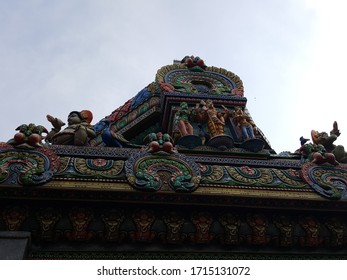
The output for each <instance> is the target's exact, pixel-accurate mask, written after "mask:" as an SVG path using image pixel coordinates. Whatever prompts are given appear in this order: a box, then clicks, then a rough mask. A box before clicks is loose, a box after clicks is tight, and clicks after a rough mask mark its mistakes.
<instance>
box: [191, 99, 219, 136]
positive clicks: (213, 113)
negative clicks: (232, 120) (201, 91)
mask: <svg viewBox="0 0 347 280" xmlns="http://www.w3.org/2000/svg"><path fill="white" fill-rule="evenodd" d="M193 114H194V115H195V116H196V120H197V121H198V122H201V123H204V122H205V123H207V127H208V131H209V133H210V135H211V137H215V136H219V135H224V126H225V119H224V114H222V113H220V112H218V111H217V109H216V108H215V107H214V104H213V102H212V100H210V99H208V100H206V102H205V101H204V100H201V102H200V103H198V104H196V106H195V108H194V112H193Z"/></svg>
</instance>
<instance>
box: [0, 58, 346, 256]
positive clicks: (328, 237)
mask: <svg viewBox="0 0 347 280" xmlns="http://www.w3.org/2000/svg"><path fill="white" fill-rule="evenodd" d="M246 105H247V98H246V97H245V95H244V86H243V83H242V80H241V79H240V78H239V77H238V76H237V75H236V74H234V73H232V72H230V71H228V70H225V69H222V68H218V67H213V66H207V65H206V64H205V62H204V61H203V60H202V59H201V58H199V57H194V56H186V57H184V58H183V59H182V60H181V61H174V63H173V64H172V65H167V66H164V67H162V68H160V69H159V70H158V71H157V73H156V75H155V78H154V81H153V82H151V83H150V84H149V85H147V86H146V87H145V88H143V89H142V90H140V91H139V92H138V93H137V94H136V93H135V94H134V97H133V98H131V99H130V100H128V101H127V102H126V103H125V104H123V105H121V106H119V105H117V107H118V106H119V107H118V108H117V109H115V110H114V111H113V112H111V113H109V112H107V114H105V115H107V117H105V118H103V119H101V120H97V122H93V114H92V112H91V111H89V110H78V111H73V112H71V113H69V115H68V116H67V120H64V119H63V120H62V119H60V118H57V117H56V116H51V115H47V116H46V117H47V120H48V121H49V123H50V124H51V127H44V126H42V125H40V124H33V123H25V119H24V120H23V123H24V124H21V125H20V124H18V125H19V126H18V128H17V129H15V127H14V135H13V138H12V139H4V141H5V142H1V143H0V258H1V259H344V258H346V257H347V215H346V211H347V200H346V199H347V194H346V187H347V164H346V162H347V158H346V153H345V150H344V147H343V146H341V145H335V144H334V142H335V141H336V140H337V138H338V136H339V135H340V131H339V129H338V125H337V123H336V122H335V123H334V124H332V130H331V132H329V133H327V132H318V131H316V130H312V131H311V129H312V128H309V129H310V132H309V133H311V138H312V139H306V138H303V137H301V138H300V135H298V136H297V139H298V149H297V151H292V152H286V153H280V154H277V153H276V152H275V151H274V150H273V149H272V147H271V145H270V143H269V141H268V140H267V139H266V137H265V136H264V134H263V133H262V131H261V129H260V128H259V127H257V125H256V123H255V122H254V120H253V119H252V117H251V115H250V112H249V111H248V110H247V106H246ZM46 113H47V112H44V113H43V116H44V115H45V114H46ZM299 139H300V141H299Z"/></svg>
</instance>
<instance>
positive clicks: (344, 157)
mask: <svg viewBox="0 0 347 280" xmlns="http://www.w3.org/2000/svg"><path fill="white" fill-rule="evenodd" d="M340 134H341V133H340V130H339V128H338V125H337V122H336V121H335V122H334V123H333V129H332V130H331V131H330V135H329V134H328V133H327V132H324V131H323V132H318V131H316V130H312V131H311V138H312V142H313V143H315V144H321V145H323V146H324V148H325V150H326V151H327V152H329V153H333V154H334V156H335V158H336V160H337V161H338V162H340V163H347V153H346V151H345V148H344V146H342V145H335V144H334V142H335V141H336V140H337V137H339V136H340Z"/></svg>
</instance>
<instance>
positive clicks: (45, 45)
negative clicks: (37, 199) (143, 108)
mask: <svg viewBox="0 0 347 280" xmlns="http://www.w3.org/2000/svg"><path fill="white" fill-rule="evenodd" d="M346 8H347V2H346V1H344V0H341V1H338V0H327V1H319V0H310V1H309V0H282V1H278V0H263V1H259V0H243V1H239V0H237V1H236V0H214V1H202V0H175V1H169V0H166V1H165V0H146V1H143V0H126V1H120V0H56V1H54V0H51V1H47V0H0V26H1V27H0V38H1V40H0V65H1V69H0V92H1V110H0V128H1V130H0V141H3V142H6V141H8V140H9V139H10V138H12V137H13V135H14V134H15V133H16V131H15V129H16V128H17V127H18V126H19V125H21V124H23V123H26V124H28V123H35V124H36V125H39V124H40V125H44V126H45V127H47V129H50V128H51V126H50V124H49V123H48V121H47V120H46V114H51V115H53V116H56V117H59V118H61V119H62V120H64V121H65V120H66V118H67V115H68V113H69V112H70V111H73V110H83V109H89V110H91V111H92V112H93V114H94V120H93V123H96V122H97V121H98V120H100V119H101V118H103V117H105V116H107V115H109V114H110V113H111V112H112V111H113V110H114V109H116V108H118V107H119V106H120V105H122V104H123V103H124V102H125V101H127V100H128V99H130V98H132V97H133V96H135V95H136V94H137V93H138V92H139V91H140V90H141V89H142V88H144V87H145V86H147V85H148V84H149V83H151V82H152V81H154V79H155V74H156V72H157V70H158V69H159V68H161V67H162V66H164V65H168V64H172V61H173V60H174V59H182V58H183V57H184V56H185V55H195V56H200V57H201V58H203V59H204V60H205V63H206V64H207V65H208V66H216V67H222V68H225V69H227V70H229V71H231V72H233V73H235V74H237V75H238V76H239V77H240V78H241V79H242V81H243V83H244V86H245V96H246V97H247V99H248V103H247V108H248V110H249V111H250V113H251V115H252V117H253V119H254V121H255V122H256V124H257V126H258V127H259V128H260V129H261V130H262V131H263V132H264V134H265V136H266V137H267V138H268V139H269V141H270V143H271V145H272V148H274V149H275V150H276V151H277V152H278V153H279V152H281V151H291V152H293V151H295V150H296V149H297V148H298V147H299V145H300V143H299V138H300V136H304V137H307V138H309V137H310V131H311V129H316V130H319V131H327V132H329V131H330V130H331V128H332V124H333V122H334V121H335V120H336V121H337V122H338V124H339V128H340V130H341V133H342V134H341V136H340V137H339V138H338V140H337V141H336V143H335V144H342V145H347V121H346V118H345V117H344V114H345V106H346V104H345V102H344V101H345V97H344V94H345V92H346V88H345V85H344V81H345V80H346V79H345V78H344V75H345V73H346V65H347V43H346V39H345V38H346V36H347V35H346V31H345V30H346V27H347V17H346V15H345V14H346V10H347V9H346Z"/></svg>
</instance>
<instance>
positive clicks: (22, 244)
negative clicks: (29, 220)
mask: <svg viewBox="0 0 347 280" xmlns="http://www.w3.org/2000/svg"><path fill="white" fill-rule="evenodd" d="M30 239H31V234H30V232H26V231H0V260H23V259H26V257H27V254H28V251H29V248H30Z"/></svg>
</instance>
